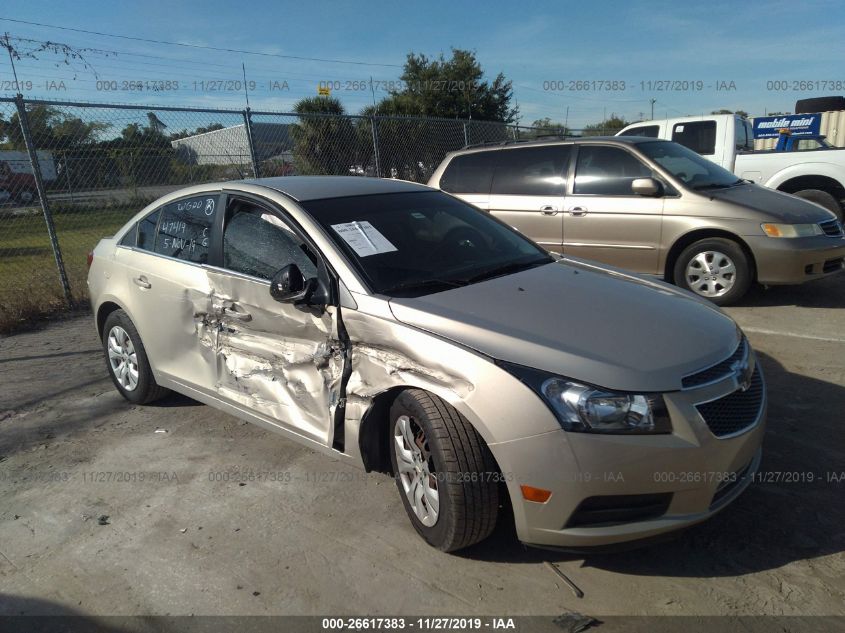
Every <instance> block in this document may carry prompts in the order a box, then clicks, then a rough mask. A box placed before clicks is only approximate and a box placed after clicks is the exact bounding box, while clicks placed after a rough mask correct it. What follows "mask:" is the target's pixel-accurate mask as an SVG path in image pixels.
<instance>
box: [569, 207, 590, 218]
mask: <svg viewBox="0 0 845 633" xmlns="http://www.w3.org/2000/svg"><path fill="white" fill-rule="evenodd" d="M569 215H571V216H574V217H576V218H580V217H583V216H585V215H587V210H586V209H585V208H584V207H572V208H571V209H570V210H569Z"/></svg>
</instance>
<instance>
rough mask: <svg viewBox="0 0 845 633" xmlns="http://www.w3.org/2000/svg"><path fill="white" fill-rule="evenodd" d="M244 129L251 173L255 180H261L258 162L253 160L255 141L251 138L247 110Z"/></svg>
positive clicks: (250, 119)
mask: <svg viewBox="0 0 845 633" xmlns="http://www.w3.org/2000/svg"><path fill="white" fill-rule="evenodd" d="M244 129H245V130H246V142H247V145H249V159H250V160H251V161H252V173H253V174H254V175H255V178H261V171H260V170H259V168H258V160H256V158H255V139H254V138H253V136H252V115H251V114H250V109H249V108H247V109H246V110H244Z"/></svg>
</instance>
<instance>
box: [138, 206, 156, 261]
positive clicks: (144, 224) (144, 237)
mask: <svg viewBox="0 0 845 633" xmlns="http://www.w3.org/2000/svg"><path fill="white" fill-rule="evenodd" d="M160 215H161V209H157V210H156V211H153V212H152V213H150V214H149V215H148V216H147V217H145V218H144V219H143V220H141V221H140V222H138V248H142V249H144V250H145V251H151V250H154V248H155V242H156V227H157V226H158V216H160Z"/></svg>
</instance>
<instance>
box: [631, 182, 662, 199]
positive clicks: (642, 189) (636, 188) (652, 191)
mask: <svg viewBox="0 0 845 633" xmlns="http://www.w3.org/2000/svg"><path fill="white" fill-rule="evenodd" d="M631 191H633V192H634V193H635V194H637V195H638V196H647V197H650V198H657V197H659V196H662V195H663V184H662V183H661V182H660V181H658V180H655V179H654V178H637V179H635V180H634V181H633V182H632V183H631Z"/></svg>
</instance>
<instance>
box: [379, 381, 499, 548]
mask: <svg viewBox="0 0 845 633" xmlns="http://www.w3.org/2000/svg"><path fill="white" fill-rule="evenodd" d="M390 421H391V424H390V428H391V438H390V443H391V450H390V461H391V464H392V466H393V474H394V477H395V479H396V485H397V487H398V488H399V493H400V495H401V497H402V504H403V505H404V506H405V511H406V512H407V513H408V517H409V518H410V519H411V523H412V524H413V526H414V528H415V529H416V530H417V532H418V533H419V534H420V536H422V537H423V538H424V539H425V540H426V541H427V542H428V543H429V544H431V545H433V546H434V547H436V548H438V549H440V550H442V551H444V552H452V551H455V550H458V549H461V548H464V547H468V546H469V545H473V544H474V543H478V542H479V541H482V540H484V539H485V538H487V537H488V536H489V535H490V533H491V532H492V531H493V528H494V527H495V526H496V517H497V514H498V507H499V489H498V482H497V477H496V474H497V472H498V470H497V468H496V466H495V460H494V459H493V456H492V454H491V453H490V449H489V448H487V445H486V444H485V443H484V440H483V439H481V436H480V435H479V434H478V432H477V431H476V430H475V429H474V428H473V427H472V425H471V424H470V423H469V422H468V421H467V420H466V419H465V418H464V417H463V416H462V415H461V414H460V413H458V412H457V411H456V410H455V409H454V408H453V407H451V406H450V405H449V404H447V403H446V402H444V401H443V400H442V399H440V398H438V397H437V396H434V395H432V394H429V393H428V392H426V391H423V390H421V389H409V390H407V391H404V392H402V393H401V394H400V395H399V397H397V398H396V400H395V402H394V403H393V406H392V407H391V408H390Z"/></svg>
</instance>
